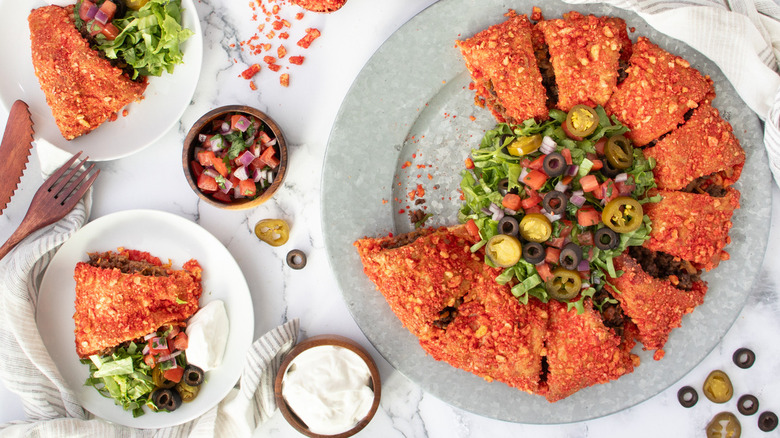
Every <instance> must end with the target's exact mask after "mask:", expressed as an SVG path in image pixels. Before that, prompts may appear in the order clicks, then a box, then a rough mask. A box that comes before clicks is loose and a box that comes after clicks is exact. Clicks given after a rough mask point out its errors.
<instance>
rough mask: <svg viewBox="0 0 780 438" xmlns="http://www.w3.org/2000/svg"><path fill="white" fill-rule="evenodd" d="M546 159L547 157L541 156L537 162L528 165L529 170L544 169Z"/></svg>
mask: <svg viewBox="0 0 780 438" xmlns="http://www.w3.org/2000/svg"><path fill="white" fill-rule="evenodd" d="M544 157H545V155H539V157H537V158H536V159H535V160H533V161H531V162H530V163H528V168H529V169H534V170H539V169H541V168H542V167H544Z"/></svg>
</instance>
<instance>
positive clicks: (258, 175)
mask: <svg viewBox="0 0 780 438" xmlns="http://www.w3.org/2000/svg"><path fill="white" fill-rule="evenodd" d="M252 179H253V180H254V181H255V182H259V181H260V180H262V179H264V178H263V171H261V170H260V169H255V171H254V172H252Z"/></svg>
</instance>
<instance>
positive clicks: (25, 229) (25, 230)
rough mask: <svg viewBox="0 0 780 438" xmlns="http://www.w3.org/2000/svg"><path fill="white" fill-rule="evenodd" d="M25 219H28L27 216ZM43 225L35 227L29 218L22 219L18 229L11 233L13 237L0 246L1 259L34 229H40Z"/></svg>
mask: <svg viewBox="0 0 780 438" xmlns="http://www.w3.org/2000/svg"><path fill="white" fill-rule="evenodd" d="M25 219H27V218H26V217H25ZM40 228H42V227H38V228H34V227H33V226H31V223H30V222H29V221H27V220H24V219H23V220H22V223H20V224H19V227H18V228H17V229H16V231H14V232H13V234H11V237H9V238H8V240H6V241H5V243H4V244H3V246H1V247H0V259H2V258H3V257H5V256H6V255H7V254H8V253H9V252H10V251H11V250H12V249H14V247H15V246H16V245H18V244H19V242H21V241H22V240H24V238H25V237H27V236H29V235H30V234H32V233H33V231H35V230H37V229H40Z"/></svg>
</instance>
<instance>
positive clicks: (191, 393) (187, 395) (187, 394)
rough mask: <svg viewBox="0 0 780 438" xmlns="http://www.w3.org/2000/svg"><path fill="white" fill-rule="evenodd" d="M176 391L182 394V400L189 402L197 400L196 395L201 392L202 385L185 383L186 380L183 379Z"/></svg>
mask: <svg viewBox="0 0 780 438" xmlns="http://www.w3.org/2000/svg"><path fill="white" fill-rule="evenodd" d="M176 391H177V392H178V393H179V395H180V396H181V401H183V402H184V403H188V402H191V401H193V400H195V397H197V396H198V393H199V392H200V386H191V385H188V384H186V383H184V380H182V381H181V382H179V383H177V384H176Z"/></svg>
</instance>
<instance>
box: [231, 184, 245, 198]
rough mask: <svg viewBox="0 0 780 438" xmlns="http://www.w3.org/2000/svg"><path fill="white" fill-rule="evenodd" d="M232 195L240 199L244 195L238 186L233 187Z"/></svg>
mask: <svg viewBox="0 0 780 438" xmlns="http://www.w3.org/2000/svg"><path fill="white" fill-rule="evenodd" d="M233 197H234V198H236V199H241V198H243V197H244V195H242V194H241V190H240V189H239V188H238V186H236V187H234V188H233Z"/></svg>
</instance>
